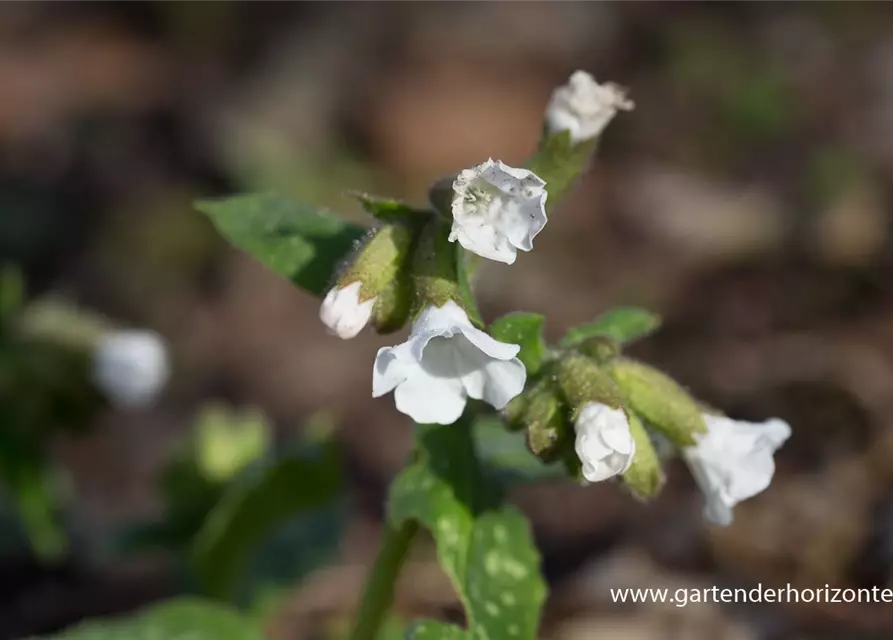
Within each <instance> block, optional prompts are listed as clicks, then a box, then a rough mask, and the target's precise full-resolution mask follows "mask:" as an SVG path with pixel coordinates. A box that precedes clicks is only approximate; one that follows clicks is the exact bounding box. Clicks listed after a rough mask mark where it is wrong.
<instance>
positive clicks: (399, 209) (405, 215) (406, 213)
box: [350, 191, 429, 222]
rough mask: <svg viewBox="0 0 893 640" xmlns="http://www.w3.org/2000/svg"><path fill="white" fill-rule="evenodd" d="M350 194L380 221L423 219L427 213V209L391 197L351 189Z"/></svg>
mask: <svg viewBox="0 0 893 640" xmlns="http://www.w3.org/2000/svg"><path fill="white" fill-rule="evenodd" d="M350 195H352V196H354V197H355V198H356V199H357V200H359V201H360V204H362V205H363V208H364V209H365V210H366V211H368V212H369V213H371V214H372V215H373V216H374V217H375V219H376V220H381V221H382V222H406V221H407V220H412V219H414V218H417V219H418V220H419V221H424V219H425V216H427V215H428V214H429V212H428V211H423V210H420V209H414V208H413V207H410V206H409V205H408V204H405V203H403V202H400V201H399V200H394V199H392V198H379V197H377V196H373V195H370V194H368V193H361V192H359V191H352V192H350Z"/></svg>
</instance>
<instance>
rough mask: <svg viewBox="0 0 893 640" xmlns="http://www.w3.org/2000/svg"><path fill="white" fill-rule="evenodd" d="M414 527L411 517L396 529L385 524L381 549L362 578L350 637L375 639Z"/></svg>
mask: <svg viewBox="0 0 893 640" xmlns="http://www.w3.org/2000/svg"><path fill="white" fill-rule="evenodd" d="M418 530H419V525H418V524H417V523H416V522H414V521H411V520H407V521H406V522H404V523H403V524H402V525H401V526H400V528H399V529H394V528H393V527H391V526H390V525H385V528H384V534H383V537H382V542H381V548H380V549H379V550H378V557H376V558H375V564H373V565H372V570H371V571H370V573H369V575H368V577H367V578H366V585H365V587H364V588H363V599H362V600H361V601H360V608H359V611H358V612H357V617H356V621H355V623H354V627H353V630H352V631H351V634H350V640H375V638H376V636H377V635H378V632H379V630H380V629H381V625H382V622H383V621H384V617H385V615H386V614H387V612H388V609H390V607H391V604H392V602H393V600H394V589H395V587H396V584H397V577H398V576H399V574H400V569H401V568H402V567H403V563H404V561H405V560H406V556H407V555H408V553H409V548H410V545H411V544H412V539H413V538H414V537H415V535H416V533H418Z"/></svg>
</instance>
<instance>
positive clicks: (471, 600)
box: [388, 419, 546, 640]
mask: <svg viewBox="0 0 893 640" xmlns="http://www.w3.org/2000/svg"><path fill="white" fill-rule="evenodd" d="M418 430H419V433H418V442H419V456H418V459H417V461H416V462H415V463H413V464H412V465H411V466H409V467H407V468H406V469H404V470H403V471H402V472H401V473H400V475H399V476H398V477H397V478H396V479H395V480H394V483H393V485H392V487H391V493H390V498H389V502H388V519H389V521H390V523H391V525H392V526H394V527H399V526H400V525H402V523H403V522H405V521H406V520H416V521H418V522H420V523H421V524H423V525H424V526H425V527H427V528H428V529H429V530H430V531H431V533H432V535H433V536H434V540H435V543H436V545H437V556H438V559H439V561H440V564H441V566H442V567H443V569H444V571H445V572H446V574H447V576H449V578H450V580H451V581H452V583H453V586H454V588H455V589H456V592H457V594H458V596H459V599H460V600H461V601H462V603H463V606H464V608H465V616H466V619H467V620H468V631H466V632H463V631H461V630H459V629H458V628H456V627H451V626H449V625H442V624H437V623H431V622H425V623H422V624H421V625H417V626H414V627H413V629H412V630H411V631H410V635H409V637H411V638H437V639H442V638H456V639H458V638H465V639H468V640H471V639H472V638H488V639H489V640H501V639H505V640H510V639H511V640H532V639H534V638H536V637H537V630H538V627H539V616H540V609H541V607H542V604H543V601H544V599H545V596H546V586H545V583H544V582H543V579H542V577H541V575H540V566H539V564H540V557H539V553H538V551H537V549H536V547H535V546H534V544H533V541H532V539H531V534H530V527H529V525H528V523H527V520H526V519H525V518H524V516H523V515H522V514H521V513H520V512H518V511H517V510H515V509H514V508H512V507H508V506H502V507H497V506H495V501H494V500H493V498H494V496H493V494H492V493H488V492H487V490H486V488H485V487H484V486H483V482H482V480H483V478H482V472H481V469H480V468H479V466H478V464H477V462H476V458H475V452H474V446H473V442H472V439H471V434H470V432H469V421H468V420H467V419H466V420H461V421H459V422H458V423H456V424H452V425H444V426H442V425H420V426H419V427H418Z"/></svg>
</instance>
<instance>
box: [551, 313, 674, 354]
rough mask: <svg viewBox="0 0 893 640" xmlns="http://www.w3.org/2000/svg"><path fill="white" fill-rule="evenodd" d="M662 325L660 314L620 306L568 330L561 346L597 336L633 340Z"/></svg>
mask: <svg viewBox="0 0 893 640" xmlns="http://www.w3.org/2000/svg"><path fill="white" fill-rule="evenodd" d="M659 326H660V316H658V315H657V314H654V313H651V312H650V311H647V310H646V309H640V308H638V307H619V308H617V309H612V310H611V311H608V312H607V313H605V314H604V315H602V316H601V317H599V318H598V319H597V320H596V321H595V322H591V323H589V324H582V325H580V326H578V327H574V328H573V329H571V330H570V331H568V332H567V335H565V336H564V339H562V341H561V346H563V347H568V346H571V345H574V344H577V343H579V342H582V341H583V340H585V339H587V338H592V337H596V336H600V337H605V338H611V339H613V340H616V341H617V342H620V343H628V342H633V341H634V340H638V339H640V338H644V337H645V336H647V335H648V334H650V333H653V332H654V331H656V330H657V328H658V327H659Z"/></svg>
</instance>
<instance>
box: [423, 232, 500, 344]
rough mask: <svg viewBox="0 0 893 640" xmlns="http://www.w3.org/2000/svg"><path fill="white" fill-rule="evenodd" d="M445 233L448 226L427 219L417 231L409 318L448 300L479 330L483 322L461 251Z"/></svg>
mask: <svg viewBox="0 0 893 640" xmlns="http://www.w3.org/2000/svg"><path fill="white" fill-rule="evenodd" d="M449 234H450V228H449V226H448V224H447V223H446V222H445V221H443V220H440V219H438V218H431V219H430V220H429V221H428V222H427V224H426V225H425V226H424V227H423V229H422V231H421V235H420V237H419V241H418V244H417V246H416V250H415V255H414V257H413V263H412V289H413V305H412V316H413V317H415V316H417V315H418V314H419V313H421V312H422V311H423V310H424V309H425V308H426V307H428V306H432V305H433V306H436V307H442V306H443V305H445V304H446V303H447V302H449V301H451V300H452V301H453V302H455V303H456V304H457V305H459V306H460V307H462V309H463V310H464V311H465V313H466V314H468V319H469V320H470V321H471V322H472V324H474V325H475V326H477V327H478V328H481V329H482V328H483V327H484V322H483V320H482V319H481V314H480V312H479V311H478V308H477V302H476V301H475V299H474V295H473V294H472V292H471V285H470V283H469V282H468V274H467V272H466V268H465V264H464V260H463V258H464V254H463V250H462V248H461V247H460V246H459V245H458V244H457V243H453V242H450V241H449Z"/></svg>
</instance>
